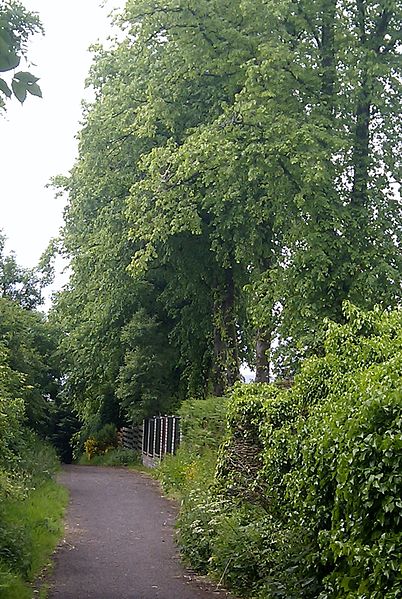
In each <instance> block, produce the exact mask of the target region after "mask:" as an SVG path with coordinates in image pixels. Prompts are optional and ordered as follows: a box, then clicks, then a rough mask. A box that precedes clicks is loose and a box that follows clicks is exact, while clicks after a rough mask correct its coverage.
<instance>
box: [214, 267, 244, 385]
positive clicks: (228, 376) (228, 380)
mask: <svg viewBox="0 0 402 599" xmlns="http://www.w3.org/2000/svg"><path fill="white" fill-rule="evenodd" d="M235 308H236V296H235V285H234V277H233V269H231V268H227V269H226V270H225V272H224V282H223V285H222V291H221V293H220V294H219V297H218V299H217V300H216V301H215V304H214V312H215V314H214V321H215V327H214V367H213V392H214V394H215V395H218V396H221V395H223V394H224V393H225V391H226V390H227V389H228V388H230V387H232V386H233V385H234V383H235V382H236V381H238V380H240V364H239V352H238V343H237V323H236V314H235Z"/></svg>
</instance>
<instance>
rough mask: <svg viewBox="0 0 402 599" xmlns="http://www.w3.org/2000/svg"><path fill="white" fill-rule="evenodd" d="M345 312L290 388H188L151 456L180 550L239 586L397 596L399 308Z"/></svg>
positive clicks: (309, 595)
mask: <svg viewBox="0 0 402 599" xmlns="http://www.w3.org/2000/svg"><path fill="white" fill-rule="evenodd" d="M345 319H346V324H344V325H335V324H329V326H328V333H327V339H326V343H325V353H324V355H322V356H319V357H314V358H312V359H309V360H308V361H306V362H305V364H304V365H303V367H302V369H301V373H300V375H299V376H298V377H297V379H296V380H295V384H294V386H293V387H292V388H291V389H290V390H288V389H283V388H281V387H279V386H277V385H267V384H261V383H260V384H251V385H240V384H239V385H237V386H235V388H234V389H233V392H232V394H231V398H230V402H229V404H228V405H227V404H225V402H222V401H221V400H220V399H219V398H215V399H210V400H208V402H205V403H203V402H199V403H197V404H196V409H194V402H186V403H185V404H184V405H183V408H182V417H183V423H184V429H183V433H184V442H183V444H182V446H181V448H180V450H179V451H178V452H177V455H176V456H173V457H169V458H167V459H166V460H164V461H163V462H162V464H161V465H160V467H159V469H158V476H159V478H160V480H161V482H162V485H163V487H164V488H165V490H166V491H168V492H170V493H173V494H174V495H175V496H176V497H179V498H180V499H181V503H182V509H181V514H180V517H179V520H178V541H179V545H180V549H181V552H182V555H183V557H184V559H185V561H186V562H188V563H189V564H190V565H191V566H192V567H193V568H195V569H196V570H197V571H199V572H201V573H204V574H209V575H210V576H212V577H213V578H214V579H215V580H216V581H217V582H218V583H222V584H224V585H225V586H229V587H230V588H232V589H233V590H234V591H235V592H236V593H237V594H239V595H241V596H245V597H252V598H253V599H401V598H402V570H401V567H400V564H401V561H402V549H401V547H402V502H401V488H402V486H401V485H402V475H401V472H402V452H401V448H402V432H401V430H402V393H401V387H402V378H401V372H402V311H394V312H381V311H380V310H374V311H372V312H368V313H364V312H361V311H360V310H358V309H356V308H355V307H354V306H352V305H350V304H346V305H345ZM224 411H226V412H227V417H226V423H227V424H226V428H225V426H222V413H223V412H224ZM218 412H220V415H219V416H217V413H218ZM193 414H194V417H193ZM201 414H203V416H201ZM223 420H225V419H223ZM190 421H191V422H192V424H191V425H190V426H187V422H190ZM217 423H219V427H218V430H217V429H216V425H217ZM186 427H187V428H186ZM220 443H221V447H220V449H219V451H218V449H217V447H218V445H219V444H220Z"/></svg>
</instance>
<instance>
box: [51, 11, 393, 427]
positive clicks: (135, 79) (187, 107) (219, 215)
mask: <svg viewBox="0 0 402 599" xmlns="http://www.w3.org/2000/svg"><path fill="white" fill-rule="evenodd" d="M400 17H401V3H400V1H399V0H393V1H392V2H389V1H388V0H387V1H385V0H384V1H380V2H371V1H370V2H362V1H361V0H354V1H353V2H335V1H334V0H320V1H318V2H315V1H314V2H312V1H311V2H300V1H294V0H283V1H281V2H280V3H279V4H278V2H273V1H271V0H269V1H268V2H248V1H246V2H240V1H239V2H237V1H236V2H228V1H227V0H215V1H214V2H199V1H198V2H193V1H191V0H179V1H177V0H175V2H173V0H168V1H167V2H166V1H165V2H161V1H159V0H152V1H151V0H143V1H141V2H138V1H135V2H134V1H130V0H129V1H128V2H127V3H126V7H125V9H124V11H123V12H122V14H121V15H120V16H119V17H118V19H117V22H118V24H119V25H120V28H121V32H122V33H121V35H120V37H119V38H118V40H116V42H115V43H114V45H113V44H112V46H111V47H110V48H108V49H106V48H103V47H101V46H97V47H96V48H95V58H94V64H93V67H92V70H91V74H90V78H89V84H90V85H91V86H92V87H93V89H94V92H95V100H94V101H93V102H92V103H90V104H88V105H87V106H86V108H85V113H84V123H83V128H82V131H81V134H80V151H79V158H78V160H77V162H76V164H75V166H74V168H73V170H72V172H71V175H70V176H69V177H68V178H65V179H58V180H57V181H56V183H57V185H58V186H59V187H60V188H61V189H62V190H64V191H65V192H66V193H67V195H68V206H67V209H66V214H65V216H66V220H65V226H64V230H63V234H62V241H63V244H64V251H65V253H66V254H67V255H68V256H69V257H70V259H71V265H72V271H73V274H72V278H71V282H70V285H69V286H68V288H67V289H66V290H65V291H64V292H62V293H61V294H60V296H59V298H58V300H57V303H56V308H55V311H54V318H56V319H57V320H58V322H59V324H60V326H61V327H62V330H63V331H64V332H65V337H64V340H63V342H62V348H63V350H62V351H63V355H64V356H65V358H64V360H65V368H66V372H67V373H68V374H67V385H66V390H67V391H66V392H67V394H69V395H70V397H72V398H73V399H74V401H75V402H76V405H77V407H78V408H79V409H80V410H81V411H82V413H83V414H84V415H85V414H87V415H88V414H90V413H93V412H99V411H100V412H102V410H104V409H106V407H105V406H109V408H108V409H112V411H113V410H114V411H115V413H119V414H120V417H121V418H123V419H124V418H129V419H130V418H131V419H132V418H134V419H139V418H140V417H141V415H143V414H146V413H151V412H155V411H164V410H166V409H167V408H168V406H170V407H172V406H174V405H175V402H177V401H180V398H182V397H184V396H186V395H188V394H190V395H194V396H198V397H202V396H205V395H206V394H208V393H210V392H213V393H215V394H217V395H220V394H222V393H224V391H225V390H226V389H227V388H229V387H230V386H231V385H233V383H234V382H235V381H236V380H238V379H239V378H240V365H241V363H244V362H246V363H248V364H250V365H251V366H252V367H255V368H256V373H257V375H256V376H257V380H259V381H267V380H269V377H270V376H271V375H272V373H273V372H275V373H276V375H280V376H285V377H289V376H290V377H291V376H293V373H294V372H295V371H297V369H298V367H299V366H298V365H299V363H300V360H301V359H302V358H303V357H304V356H307V355H309V354H311V353H314V352H317V351H318V352H320V351H321V350H322V343H323V330H324V329H323V321H324V320H325V319H326V318H330V319H332V320H335V321H338V322H342V321H343V318H344V316H343V314H342V310H341V306H342V302H343V301H344V300H345V299H349V300H352V301H353V302H354V303H355V304H356V305H359V306H362V307H372V306H374V305H375V304H381V305H382V306H383V307H388V306H394V305H395V304H397V302H398V301H399V300H400V296H401V266H402V265H401V257H400V252H398V251H397V248H398V244H399V243H400V239H401V222H402V220H401V204H400V201H399V196H398V194H397V183H398V181H400V174H401V161H400V152H399V151H398V149H400V139H401V135H400V133H401V131H400V128H401V122H400V118H399V100H398V98H399V96H400V91H401V90H400V86H401V83H400V82H401V78H400V48H401V39H400V28H399V25H398V23H399V22H400ZM111 406H112V407H111Z"/></svg>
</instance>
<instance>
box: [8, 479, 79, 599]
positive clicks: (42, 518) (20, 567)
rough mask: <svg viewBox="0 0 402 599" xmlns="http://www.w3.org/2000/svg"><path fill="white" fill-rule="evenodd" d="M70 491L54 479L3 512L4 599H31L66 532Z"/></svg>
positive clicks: (42, 484) (10, 502) (11, 504)
mask: <svg viewBox="0 0 402 599" xmlns="http://www.w3.org/2000/svg"><path fill="white" fill-rule="evenodd" d="M67 499H68V495H67V491H66V490H65V489H64V488H63V487H61V486H60V485H58V484H57V483H56V482H55V481H53V480H52V479H49V480H46V481H44V482H42V483H41V484H40V485H39V486H37V488H35V489H34V490H32V491H31V492H30V493H29V494H28V496H27V497H26V498H25V499H24V500H23V501H6V502H4V503H3V505H2V510H1V524H0V535H1V546H0V597H2V599H30V598H31V597H32V588H31V584H30V583H32V582H34V580H35V579H36V577H37V576H38V575H39V574H40V572H41V570H42V569H43V567H44V566H45V565H46V564H47V563H48V561H49V558H50V556H51V554H52V553H53V551H54V549H55V547H56V545H57V542H58V541H59V539H60V537H61V536H62V532H63V524H62V521H63V516H64V511H65V507H66V505H67Z"/></svg>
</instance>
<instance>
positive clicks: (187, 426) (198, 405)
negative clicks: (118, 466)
mask: <svg viewBox="0 0 402 599" xmlns="http://www.w3.org/2000/svg"><path fill="white" fill-rule="evenodd" d="M225 412H226V401H225V400H223V399H222V398H217V397H209V398H207V399H204V400H201V399H196V400H194V399H189V400H186V401H184V402H183V404H182V405H181V407H180V410H179V416H180V427H181V433H182V442H181V445H180V447H179V448H178V450H177V452H176V454H175V455H174V456H165V457H164V459H163V460H162V462H161V463H160V465H159V466H158V468H157V473H156V475H157V477H158V479H159V480H160V481H161V483H162V486H163V488H164V490H165V491H166V492H168V493H170V494H172V495H176V496H177V495H179V496H183V495H185V494H187V493H188V491H189V490H190V489H192V488H193V487H194V486H197V485H204V484H205V487H208V485H209V484H210V481H211V480H212V477H213V474H214V471H215V467H216V452H217V448H218V447H219V444H220V443H221V441H222V438H223V435H224V432H225V430H226V427H225Z"/></svg>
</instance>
